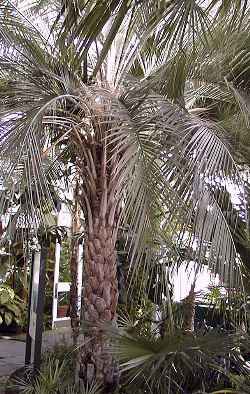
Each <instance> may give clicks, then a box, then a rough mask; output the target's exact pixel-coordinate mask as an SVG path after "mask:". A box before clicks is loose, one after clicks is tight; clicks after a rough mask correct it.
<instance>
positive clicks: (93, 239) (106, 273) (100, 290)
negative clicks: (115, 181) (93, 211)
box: [82, 217, 118, 392]
mask: <svg viewBox="0 0 250 394" xmlns="http://www.w3.org/2000/svg"><path fill="white" fill-rule="evenodd" d="M93 230H94V231H93V234H88V237H87V239H86V241H85V272H86V282H87V284H86V286H85V292H84V304H85V316H84V317H85V320H86V321H89V322H90V323H91V326H92V328H91V334H89V335H88V338H86V342H87V344H86V346H85V352H84V354H83V358H82V366H83V369H84V371H83V373H84V376H86V377H87V380H88V382H91V381H92V380H94V379H96V380H97V381H98V382H100V383H102V384H103V387H104V391H105V392H112V389H113V388H114V386H115V385H116V382H117V374H116V366H115V364H114V361H113V359H112V356H111V355H110V354H109V353H108V352H107V348H106V347H107V346H108V344H107V341H106V340H105V338H104V336H103V334H102V331H101V328H100V322H110V323H112V322H113V321H114V320H115V317H116V308H117V300H118V286H117V278H116V251H115V245H114V239H113V236H112V228H111V227H110V226H109V225H108V224H107V222H106V221H105V220H103V219H101V218H98V217H95V220H94V226H93Z"/></svg>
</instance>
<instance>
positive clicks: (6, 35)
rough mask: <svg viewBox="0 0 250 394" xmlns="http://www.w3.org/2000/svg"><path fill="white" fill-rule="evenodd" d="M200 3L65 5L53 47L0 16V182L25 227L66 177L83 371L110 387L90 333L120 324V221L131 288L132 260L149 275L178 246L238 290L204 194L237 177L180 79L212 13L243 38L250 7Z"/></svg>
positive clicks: (98, 335)
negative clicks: (79, 219)
mask: <svg viewBox="0 0 250 394" xmlns="http://www.w3.org/2000/svg"><path fill="white" fill-rule="evenodd" d="M209 3H210V4H209V7H207V6H205V7H202V5H199V4H198V2H195V1H194V0H190V1H181V2H180V1H174V0H173V1H170V2H165V1H158V2H155V1H147V2H146V4H144V2H141V1H129V2H128V1H110V2H109V3H108V4H106V3H105V2H100V1H91V2H75V1H72V2H66V1H65V2H63V5H62V9H61V10H60V11H59V14H58V17H57V18H56V19H55V20H54V21H52V22H53V23H51V24H52V27H51V34H50V36H49V37H47V36H46V37H44V36H43V35H42V34H41V32H40V26H38V28H37V27H35V25H34V24H32V23H31V22H30V20H27V18H26V17H24V15H23V14H21V13H20V12H19V11H18V10H17V9H16V8H15V7H14V6H12V5H11V3H10V2H8V1H6V2H3V3H2V4H1V6H0V20H1V25H0V102H1V109H0V116H1V119H2V126H1V141H0V146H1V164H2V173H3V177H4V180H3V181H4V183H5V184H6V183H7V182H9V183H8V188H9V189H10V190H12V193H14V192H15V193H19V194H20V193H22V194H24V195H25V207H26V211H27V212H28V214H29V216H30V218H32V227H33V228H34V227H35V226H38V225H39V226H41V225H43V224H45V221H46V220H45V213H46V212H48V211H50V210H51V207H53V198H52V195H51V188H50V187H49V185H50V183H52V184H54V185H55V184H56V183H57V182H58V171H57V169H58V163H59V162H60V163H61V165H63V166H64V168H66V169H67V168H68V167H67V165H68V164H67V163H70V168H72V166H73V168H74V170H73V174H71V178H73V180H74V177H76V178H77V179H78V182H79V183H78V196H77V201H78V203H79V204H80V206H81V208H82V210H83V212H84V216H85V222H86V231H85V241H84V242H85V272H86V283H85V286H84V307H85V313H84V318H85V320H87V321H90V322H91V323H92V325H93V327H94V328H93V330H92V331H91V332H90V333H89V338H88V339H86V341H85V345H84V347H83V352H82V361H81V367H82V375H83V376H84V377H85V378H87V380H88V381H91V380H93V379H94V378H96V379H97V380H98V381H99V382H102V383H103V384H104V386H105V387H106V389H107V390H111V389H112V388H113V386H114V385H115V382H116V378H115V376H116V367H115V365H114V362H113V359H112V356H111V355H110V354H109V353H108V352H107V351H106V347H105V345H106V342H105V338H104V337H103V335H102V331H101V329H100V326H99V324H98V323H99V322H100V321H102V320H104V321H111V322H113V321H115V317H116V308H117V300H118V288H117V274H116V249H115V244H116V239H117V231H118V228H119V225H120V224H121V223H123V224H124V223H125V224H127V225H128V233H129V239H130V242H129V244H130V260H131V273H132V278H133V280H136V279H137V278H138V272H139V268H140V267H142V263H145V265H144V266H143V268H142V270H141V271H143V273H144V274H145V275H147V273H148V271H149V266H148V265H147V262H149V261H152V260H151V259H150V255H151V254H152V253H155V251H159V250H160V249H161V247H162V245H164V246H165V247H166V248H167V249H168V250H170V251H171V253H174V254H175V255H176V250H175V248H174V246H173V242H172V239H173V238H174V239H175V243H180V242H181V241H183V239H185V242H186V243H187V242H189V243H190V244H191V245H192V244H193V243H194V242H196V243H198V248H197V252H196V260H197V261H199V262H201V263H202V262H203V261H205V260H206V261H207V262H208V264H209V267H210V268H211V269H212V270H213V271H214V272H216V273H217V272H219V273H220V274H221V277H222V278H223V279H224V280H225V281H226V282H227V283H228V284H229V285H231V286H236V285H239V282H240V264H239V262H238V260H237V256H236V249H235V245H234V242H233V237H232V233H231V231H230V228H229V225H228V222H227V218H226V217H225V216H224V215H223V213H222V211H221V209H220V205H219V204H218V201H217V199H216V198H215V195H214V187H213V185H214V182H215V181H216V180H217V186H218V187H219V188H220V187H222V186H223V181H224V182H227V183H230V182H231V184H233V185H234V187H235V189H236V190H238V192H239V193H240V192H242V190H243V188H244V185H243V182H242V179H241V174H240V173H239V170H238V166H237V164H236V162H235V160H234V158H233V157H232V154H231V152H230V149H229V145H228V144H226V143H225V141H224V140H223V128H222V127H218V125H217V124H216V122H215V121H214V122H211V119H205V120H204V119H203V118H198V117H195V116H193V115H190V114H189V113H188V111H187V110H186V108H185V105H184V104H185V99H186V97H185V93H186V89H185V87H186V83H187V81H188V79H189V77H190V79H191V80H192V78H193V79H194V77H193V75H198V74H199V73H201V72H203V73H202V74H201V75H203V74H204V72H205V71H204V70H203V69H202V68H201V67H199V68H198V69H197V67H196V66H195V64H196V63H195V62H197V64H198V60H201V59H202V57H203V56H204V51H205V48H206V43H207V41H208V39H209V38H211V37H210V35H211V31H210V29H209V23H210V19H211V15H210V12H212V11H211V10H213V14H214V22H213V24H212V25H213V26H214V29H216V27H217V26H219V25H220V17H221V14H223V15H224V20H225V21H226V23H227V26H228V28H230V29H232V30H233V29H234V26H237V28H240V27H241V26H243V28H244V26H246V18H247V7H246V5H247V3H246V2H238V1H231V2H229V3H230V5H232V6H233V8H230V7H228V4H229V3H228V2H227V3H225V4H224V3H223V6H218V3H219V4H220V2H218V1H211V2H209ZM232 10H233V11H232ZM235 34H236V33H235ZM212 42H213V43H214V40H212ZM196 48H197V50H196ZM192 56H193V58H192ZM192 59H193V60H192ZM226 61H227V64H228V63H230V62H229V60H228V59H226V60H225V62H226ZM242 62H243V60H242V61H241V63H240V64H243V63H242ZM238 63H239V62H238ZM191 66H192V67H191ZM175 67H177V68H176V70H178V75H177V74H174V73H173V71H175ZM189 68H190V74H189ZM243 69H244V70H245V66H244V67H243ZM179 72H180V73H179ZM191 72H193V75H192V73H191ZM240 73H241V71H239V74H240ZM173 74H174V75H173ZM233 97H234V98H235V95H234V96H233ZM237 102H238V101H237ZM174 103H175V104H174ZM235 106H237V103H236V104H235ZM237 108H238V107H237ZM244 119H245V118H244ZM244 119H243V120H244ZM48 168H49V170H48ZM218 179H219V180H218ZM22 203H23V202H21V205H22ZM241 213H242V215H244V214H245V209H244V208H243V209H242V212H241ZM176 223H178V226H176ZM180 233H182V234H183V236H184V238H183V237H181V236H179V234H180ZM187 233H188V234H192V236H191V238H190V239H188V241H187V236H186V235H187ZM178 237H179V238H178ZM207 253H209V257H208V258H207ZM145 256H146V257H148V258H146V259H145ZM163 280H164V278H163Z"/></svg>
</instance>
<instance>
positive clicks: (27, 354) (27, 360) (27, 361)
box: [25, 252, 34, 365]
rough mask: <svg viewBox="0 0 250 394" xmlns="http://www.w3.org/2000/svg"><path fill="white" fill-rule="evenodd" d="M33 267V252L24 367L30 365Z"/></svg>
mask: <svg viewBox="0 0 250 394" xmlns="http://www.w3.org/2000/svg"><path fill="white" fill-rule="evenodd" d="M33 266H34V252H33V253H32V258H31V267H30V286H29V304H28V312H27V313H28V316H27V328H26V348H25V365H28V364H30V360H31V346H32V338H31V336H30V332H29V328H30V308H31V295H32V283H33Z"/></svg>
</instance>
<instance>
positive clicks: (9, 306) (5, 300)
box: [0, 285, 25, 326]
mask: <svg viewBox="0 0 250 394" xmlns="http://www.w3.org/2000/svg"><path fill="white" fill-rule="evenodd" d="M24 309H25V307H24V305H23V302H22V300H21V299H20V298H19V297H18V296H17V295H16V294H15V292H14V290H12V289H11V287H9V286H7V285H2V286H0V326H1V324H3V323H5V324H6V325H7V326H9V325H11V323H13V322H14V323H16V324H17V325H18V326H21V325H22V319H23V317H24Z"/></svg>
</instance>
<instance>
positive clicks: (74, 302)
mask: <svg viewBox="0 0 250 394" xmlns="http://www.w3.org/2000/svg"><path fill="white" fill-rule="evenodd" d="M78 189H79V188H78V183H77V184H76V186H75V190H74V208H73V217H72V231H71V256H70V275H71V286H70V319H71V328H72V336H73V343H74V345H77V338H78V335H79V326H80V313H79V308H78V263H79V242H78V239H77V234H78V233H79V231H80V227H81V224H80V206H79V203H78V201H77V198H78V192H79V190H78Z"/></svg>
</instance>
